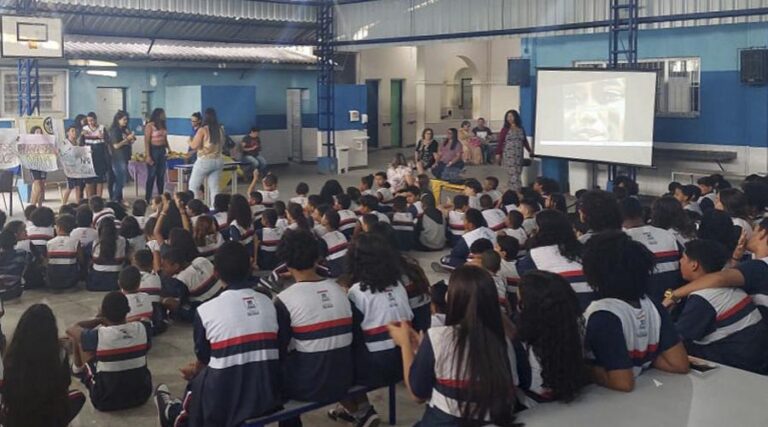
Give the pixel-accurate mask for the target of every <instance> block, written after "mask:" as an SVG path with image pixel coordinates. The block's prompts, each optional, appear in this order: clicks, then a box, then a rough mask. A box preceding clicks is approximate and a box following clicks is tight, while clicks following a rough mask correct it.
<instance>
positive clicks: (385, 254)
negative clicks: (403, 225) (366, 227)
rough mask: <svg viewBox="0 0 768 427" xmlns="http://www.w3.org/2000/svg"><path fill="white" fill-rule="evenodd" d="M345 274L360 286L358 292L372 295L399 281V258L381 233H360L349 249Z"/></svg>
mask: <svg viewBox="0 0 768 427" xmlns="http://www.w3.org/2000/svg"><path fill="white" fill-rule="evenodd" d="M347 271H349V272H350V274H351V276H352V283H356V282H359V283H360V289H362V290H363V291H366V290H370V291H371V292H372V293H376V292H381V291H383V290H385V289H386V288H387V287H389V286H393V285H395V284H396V283H397V281H398V280H400V277H402V274H403V273H402V266H401V264H400V256H399V255H398V253H397V251H396V250H395V249H394V247H393V246H392V244H391V243H390V242H389V241H388V240H387V238H386V237H384V236H383V235H382V234H381V233H363V234H361V235H359V236H357V238H355V239H354V240H352V243H351V244H350V245H349V249H348V250H347Z"/></svg>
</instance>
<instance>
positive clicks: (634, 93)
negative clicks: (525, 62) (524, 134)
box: [535, 69, 656, 166]
mask: <svg viewBox="0 0 768 427" xmlns="http://www.w3.org/2000/svg"><path fill="white" fill-rule="evenodd" d="M655 106H656V73H655V72H644V71H607V70H597V71H593V70H589V71H587V70H575V69H539V70H538V73H537V95H536V132H535V144H536V145H535V153H536V155H537V156H543V157H559V158H566V159H572V160H586V161H594V162H601V163H618V164H627V165H636V166H651V165H652V163H653V119H654V114H655Z"/></svg>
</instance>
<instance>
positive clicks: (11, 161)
mask: <svg viewBox="0 0 768 427" xmlns="http://www.w3.org/2000/svg"><path fill="white" fill-rule="evenodd" d="M18 137H19V131H18V130H17V129H0V170H1V169H11V168H15V167H17V166H19V155H18V154H17V153H16V139H18Z"/></svg>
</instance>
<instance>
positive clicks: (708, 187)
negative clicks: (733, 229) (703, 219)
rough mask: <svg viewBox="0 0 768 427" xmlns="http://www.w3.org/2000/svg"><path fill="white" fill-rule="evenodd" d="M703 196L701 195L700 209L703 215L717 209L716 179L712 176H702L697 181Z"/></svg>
mask: <svg viewBox="0 0 768 427" xmlns="http://www.w3.org/2000/svg"><path fill="white" fill-rule="evenodd" d="M696 184H698V186H699V190H700V192H701V194H700V195H699V207H700V208H701V212H702V213H706V212H707V211H709V210H712V209H714V208H715V202H716V201H717V193H715V185H716V182H715V179H714V178H712V177H711V176H702V177H701V178H699V179H698V180H697V181H696Z"/></svg>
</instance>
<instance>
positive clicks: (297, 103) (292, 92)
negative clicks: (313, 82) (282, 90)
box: [285, 89, 307, 163]
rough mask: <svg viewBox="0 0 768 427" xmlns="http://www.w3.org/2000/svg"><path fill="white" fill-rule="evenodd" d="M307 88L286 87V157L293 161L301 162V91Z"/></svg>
mask: <svg viewBox="0 0 768 427" xmlns="http://www.w3.org/2000/svg"><path fill="white" fill-rule="evenodd" d="M306 90H307V89H288V90H287V98H286V115H285V117H286V124H285V125H286V126H285V127H286V129H287V130H288V141H290V144H291V148H290V155H289V156H288V159H289V160H290V161H292V162H295V163H301V162H302V160H303V153H302V148H301V144H302V142H303V141H302V137H301V133H302V129H303V126H302V122H301V112H302V91H306Z"/></svg>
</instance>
